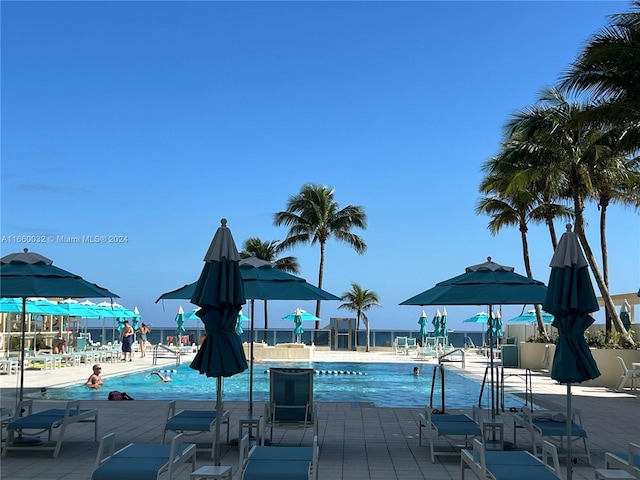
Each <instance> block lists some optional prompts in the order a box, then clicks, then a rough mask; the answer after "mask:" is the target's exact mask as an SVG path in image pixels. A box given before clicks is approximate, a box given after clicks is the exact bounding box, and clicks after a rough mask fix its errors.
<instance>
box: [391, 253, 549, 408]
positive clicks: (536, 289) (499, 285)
mask: <svg viewBox="0 0 640 480" xmlns="http://www.w3.org/2000/svg"><path fill="white" fill-rule="evenodd" d="M546 293H547V287H545V285H544V283H542V282H540V281H538V280H534V279H533V278H528V277H524V276H522V275H519V274H517V273H515V272H514V268H513V267H507V266H504V265H499V264H497V263H495V262H492V261H491V257H489V258H487V261H486V262H484V263H481V264H478V265H472V266H470V267H467V268H465V272H464V273H463V274H461V275H458V276H456V277H453V278H450V279H448V280H444V281H442V282H439V283H437V284H436V285H435V287H433V288H430V289H429V290H426V291H424V292H422V293H419V294H418V295H415V296H413V297H411V298H409V299H408V300H405V301H404V302H402V303H401V304H400V305H487V306H488V311H489V312H491V311H492V310H493V306H494V305H520V304H527V303H534V304H535V303H542V301H543V300H544V298H545V295H546ZM491 317H492V315H491ZM488 323H489V324H490V325H491V323H492V318H489V322H488ZM489 342H490V345H491V344H492V343H493V338H490V339H489ZM489 357H490V365H491V385H492V388H491V416H492V418H495V415H496V413H497V411H496V410H497V403H496V401H495V399H496V397H497V395H495V394H494V391H493V385H494V379H493V349H492V348H491V347H490V355H489ZM443 407H444V406H443Z"/></svg>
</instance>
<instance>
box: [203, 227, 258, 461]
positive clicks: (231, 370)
mask: <svg viewBox="0 0 640 480" xmlns="http://www.w3.org/2000/svg"><path fill="white" fill-rule="evenodd" d="M220 223H221V226H220V227H218V230H217V231H216V234H215V235H214V237H213V240H212V241H211V245H210V246H209V249H208V250H207V253H206V254H205V257H204V262H205V264H204V268H203V269H202V273H201V274H200V279H199V280H198V281H197V282H196V287H195V290H194V292H193V296H192V297H191V303H193V304H195V305H198V306H199V307H200V310H198V316H199V317H200V319H201V320H202V322H203V323H204V326H205V329H206V332H207V335H206V337H205V339H204V341H203V342H202V345H201V347H200V349H199V350H198V353H197V354H196V356H195V358H194V359H193V361H192V362H191V368H193V369H195V370H198V371H199V372H200V373H201V374H204V375H206V376H207V377H217V382H216V383H217V385H216V418H217V419H218V421H217V422H216V437H215V445H214V462H215V464H216V465H220V445H219V441H220V420H221V419H222V377H231V376H232V375H235V374H237V373H240V372H243V371H245V370H246V369H247V368H248V365H247V359H246V358H245V355H244V350H243V348H242V340H241V339H240V337H239V336H238V334H237V333H236V331H235V327H236V324H237V319H238V315H239V314H240V309H241V308H242V304H243V303H245V302H246V299H245V296H244V286H243V284H242V277H241V276H240V268H239V265H238V263H239V261H240V255H239V254H238V250H237V248H236V244H235V242H234V241H233V237H232V235H231V230H229V228H227V220H226V219H224V218H223V219H222V220H221V222H220Z"/></svg>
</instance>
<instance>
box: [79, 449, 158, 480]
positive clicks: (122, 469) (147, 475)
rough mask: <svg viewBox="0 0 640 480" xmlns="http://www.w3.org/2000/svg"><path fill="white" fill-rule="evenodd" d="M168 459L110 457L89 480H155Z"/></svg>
mask: <svg viewBox="0 0 640 480" xmlns="http://www.w3.org/2000/svg"><path fill="white" fill-rule="evenodd" d="M168 463H169V458H168V455H167V457H166V458H121V457H111V458H110V459H109V460H107V461H106V462H105V463H103V464H102V465H101V466H99V467H98V468H96V469H95V470H94V471H93V475H91V480H115V479H117V480H156V479H157V478H158V471H160V470H162V469H163V468H165V466H168Z"/></svg>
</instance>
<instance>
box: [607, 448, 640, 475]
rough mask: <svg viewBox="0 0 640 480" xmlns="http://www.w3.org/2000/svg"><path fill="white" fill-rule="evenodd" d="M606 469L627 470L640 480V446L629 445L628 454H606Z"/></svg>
mask: <svg viewBox="0 0 640 480" xmlns="http://www.w3.org/2000/svg"><path fill="white" fill-rule="evenodd" d="M604 468H607V469H609V468H611V469H618V470H625V471H626V472H628V473H630V474H631V475H633V476H635V477H636V478H637V479H640V445H639V444H637V443H629V445H628V447H627V451H626V452H606V453H605V454H604Z"/></svg>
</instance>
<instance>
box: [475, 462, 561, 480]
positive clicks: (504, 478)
mask: <svg viewBox="0 0 640 480" xmlns="http://www.w3.org/2000/svg"><path fill="white" fill-rule="evenodd" d="M487 470H488V471H490V472H491V474H492V475H493V476H494V477H495V478H496V480H557V479H558V478H560V477H558V476H557V475H556V474H554V473H553V472H552V471H551V470H549V469H548V468H547V467H545V466H544V465H543V464H542V463H539V465H535V466H534V465H526V466H524V467H522V468H515V467H514V466H513V465H494V466H492V467H491V468H489V466H487Z"/></svg>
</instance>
